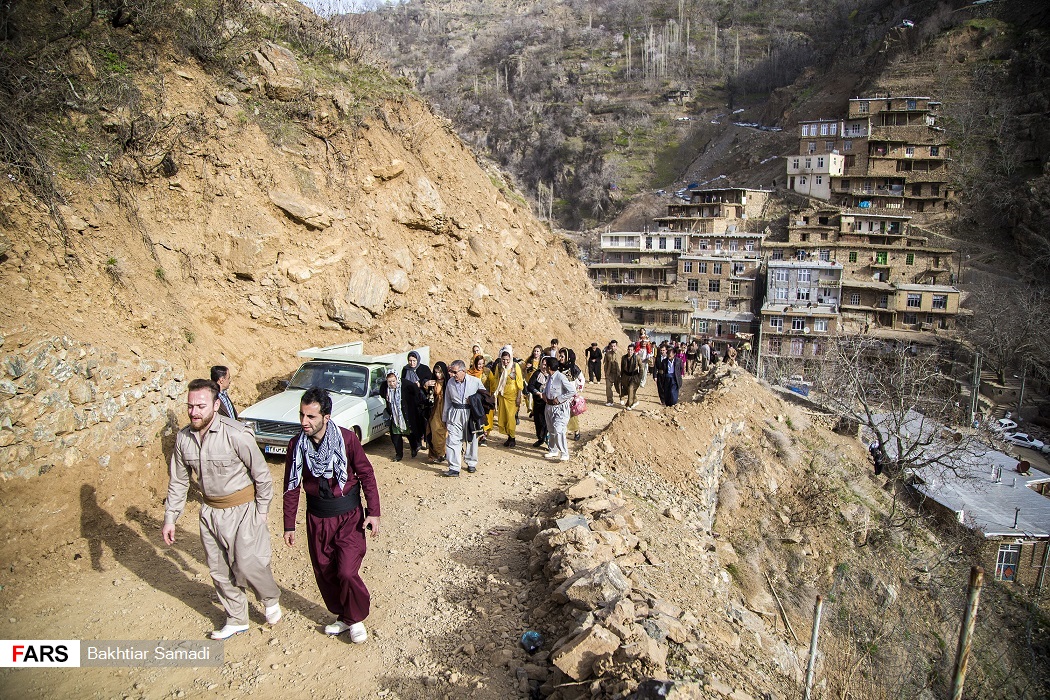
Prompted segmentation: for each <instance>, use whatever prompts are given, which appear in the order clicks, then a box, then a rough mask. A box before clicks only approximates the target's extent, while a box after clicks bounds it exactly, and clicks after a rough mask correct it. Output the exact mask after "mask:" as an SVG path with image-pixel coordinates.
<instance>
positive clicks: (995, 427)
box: [992, 418, 1017, 435]
mask: <svg viewBox="0 0 1050 700" xmlns="http://www.w3.org/2000/svg"><path fill="white" fill-rule="evenodd" d="M992 431H993V432H996V433H999V434H1000V435H1003V434H1005V433H1012V432H1016V431H1017V423H1016V422H1014V421H1012V420H1010V419H1009V418H1000V419H999V420H997V421H995V422H994V423H992Z"/></svg>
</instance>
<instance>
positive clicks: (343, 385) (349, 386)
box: [288, 362, 368, 396]
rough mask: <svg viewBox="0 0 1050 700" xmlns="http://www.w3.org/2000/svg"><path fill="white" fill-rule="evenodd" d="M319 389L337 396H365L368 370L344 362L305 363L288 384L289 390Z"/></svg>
mask: <svg viewBox="0 0 1050 700" xmlns="http://www.w3.org/2000/svg"><path fill="white" fill-rule="evenodd" d="M315 386H316V387H320V388H321V389H326V390H327V391H330V392H334V393H337V394H350V395H351V396H366V395H367V393H368V369H367V368H366V367H362V366H360V365H351V364H348V363H345V362H307V363H306V364H305V365H303V366H302V367H300V368H299V369H298V371H296V373H295V374H294V375H292V379H291V381H290V382H288V388H289V389H309V388H310V387H315Z"/></svg>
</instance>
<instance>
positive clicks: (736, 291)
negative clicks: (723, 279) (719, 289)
mask: <svg viewBox="0 0 1050 700" xmlns="http://www.w3.org/2000/svg"><path fill="white" fill-rule="evenodd" d="M729 293H730V294H732V295H733V296H735V297H738V296H740V282H738V281H737V280H733V281H732V282H730V283H729Z"/></svg>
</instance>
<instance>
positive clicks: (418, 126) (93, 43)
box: [0, 4, 621, 544]
mask: <svg viewBox="0 0 1050 700" xmlns="http://www.w3.org/2000/svg"><path fill="white" fill-rule="evenodd" d="M262 8H263V9H266V8H269V10H270V11H273V12H277V10H278V9H279V7H278V6H277V5H272V6H270V5H265V4H264V5H262ZM303 16H304V17H306V16H308V15H303ZM103 19H104V18H102V17H100V18H98V19H96V20H95V21H93V22H91V23H89V24H88V26H87V28H86V29H85V31H84V32H83V33H82V34H81V35H80V36H79V37H77V38H72V39H69V41H68V51H67V52H66V53H65V54H64V56H65V59H66V60H65V62H64V63H62V64H61V65H62V66H63V69H64V70H65V71H67V74H68V77H69V80H70V83H69V84H70V85H71V86H75V90H74V91H75V92H76V93H77V94H78V95H79V96H80V97H81V101H80V102H75V101H74V103H73V104H72V106H67V107H65V108H64V109H63V110H62V111H61V112H60V113H58V114H54V115H46V116H47V119H46V125H47V127H48V129H51V130H55V135H53V138H54V137H57V138H60V139H61V143H65V144H68V145H69V148H68V149H66V150H65V151H63V150H61V149H56V151H55V152H56V153H58V157H57V158H56V159H55V160H54V161H53V164H54V166H55V168H54V177H55V183H56V185H55V187H54V196H53V197H52V198H49V197H47V196H46V194H47V193H46V192H45V193H44V195H43V196H42V195H41V192H40V191H39V189H36V188H34V187H33V183H32V182H30V181H29V178H28V177H27V176H26V173H27V172H28V171H27V170H25V169H18V168H13V167H9V168H7V172H6V177H4V178H2V180H0V226H2V236H3V238H2V239H0V240H2V241H3V255H2V257H0V284H2V286H3V288H4V290H5V292H4V295H5V299H4V309H5V314H4V318H3V319H2V320H0V353H2V355H3V357H2V360H0V367H2V372H3V377H2V381H0V472H2V474H3V475H4V477H5V478H7V479H10V478H11V477H13V476H17V477H19V478H23V477H31V476H37V475H42V474H43V475H46V477H45V478H46V480H47V481H48V483H49V484H51V485H57V484H62V483H64V480H65V478H66V477H68V476H69V475H70V474H72V473H75V474H76V479H77V480H80V479H84V480H94V479H98V480H99V481H100V482H101V483H108V484H112V485H113V488H114V489H117V490H121V491H122V492H123V489H124V488H125V487H128V486H146V487H149V488H151V489H153V490H154V492H156V491H157V490H158V489H163V485H164V483H165V477H164V469H163V456H162V449H161V448H162V439H161V438H162V436H163V435H170V430H171V428H172V427H174V426H175V425H177V424H179V423H180V422H181V421H182V420H183V418H184V410H183V409H182V408H181V401H182V398H183V395H184V391H185V389H184V387H185V382H186V381H188V380H189V379H191V378H193V377H197V376H203V375H205V374H206V373H207V370H208V367H209V366H210V365H212V364H226V365H228V366H230V367H231V368H232V370H233V374H234V385H233V388H232V392H231V393H232V395H233V397H234V400H235V402H236V403H237V404H239V405H241V406H244V405H247V404H249V403H252V402H254V401H255V400H257V399H258V398H259V397H260V395H263V394H266V393H270V392H272V391H273V388H274V380H275V379H277V378H281V377H286V376H287V375H288V373H289V372H290V371H291V370H293V369H294V368H295V367H296V366H297V364H298V362H297V359H296V358H295V351H296V350H299V349H302V348H304V347H309V346H313V345H326V344H332V343H337V342H345V341H347V340H351V339H362V340H364V341H365V343H366V348H368V349H375V350H377V351H383V352H389V351H398V350H405V349H407V348H409V347H412V346H417V345H429V346H430V347H431V352H432V357H433V358H434V359H438V358H444V359H448V360H451V359H454V358H456V357H465V356H466V355H467V353H468V352H469V349H470V346H471V344H473V343H480V344H482V345H483V346H484V347H486V349H487V350H488V351H489V352H492V351H494V350H495V347H496V346H497V345H498V344H503V343H508V342H509V343H513V344H514V345H515V348H516V350H518V351H520V353H519V354H525V352H526V350H527V348H526V346H529V347H531V345H532V344H533V343H535V342H540V341H543V342H546V341H547V340H549V339H550V338H551V337H553V336H557V337H559V338H561V339H562V341H563V343H566V344H569V345H570V346H571V345H575V346H576V347H581V346H583V345H584V344H589V343H590V342H591V341H592V340H599V339H602V340H604V341H607V340H608V339H609V338H610V337H618V336H619V335H620V333H621V331H620V329H619V327H618V324H617V323H616V322H615V321H614V319H613V318H612V316H611V315H610V314H609V313H608V311H607V310H606V307H605V306H604V304H603V303H602V301H601V300H600V298H599V296H598V295H597V293H596V292H595V291H594V290H593V289H592V288H591V286H590V284H589V283H588V281H587V278H586V273H585V271H584V269H583V268H582V266H581V265H580V263H579V262H578V261H577V260H575V259H574V258H573V257H572V256H571V255H570V254H569V253H568V252H567V251H566V248H565V246H564V245H563V243H562V241H561V240H560V239H559V238H558V237H557V236H555V235H554V234H552V233H551V231H550V230H549V229H548V228H547V227H546V226H545V225H543V224H540V223H539V222H537V221H536V220H535V219H534V218H533V217H532V215H531V213H530V211H529V207H528V206H527V205H526V204H525V203H524V201H523V200H522V198H521V197H520V196H519V195H518V194H517V193H515V191H514V190H513V189H512V188H510V187H509V186H508V185H506V183H505V182H504V181H503V179H502V178H501V177H500V175H499V173H498V172H496V171H495V170H493V169H491V168H487V167H486V166H484V164H482V163H480V162H479V161H478V160H477V159H476V158H475V157H474V156H473V154H472V153H471V152H470V150H469V149H467V148H466V147H465V146H464V145H463V143H462V142H461V141H460V140H459V138H458V137H457V136H456V135H455V134H454V133H453V132H452V130H451V129H450V127H449V124H448V123H447V122H445V121H443V120H441V119H439V118H436V117H435V116H434V115H433V114H432V113H431V112H430V110H429V109H428V108H427V106H426V105H425V104H423V103H421V102H419V101H417V100H416V99H414V98H413V97H411V96H410V95H408V94H407V93H405V92H404V91H403V90H401V89H399V88H398V86H397V84H396V83H395V82H394V81H392V80H391V79H390V78H388V77H386V76H383V75H382V74H379V73H376V72H374V71H372V70H371V69H369V68H367V67H366V66H362V65H359V64H355V63H353V61H352V60H349V59H344V60H343V61H342V62H336V61H334V60H332V59H331V58H328V59H325V58H323V57H314V58H307V57H304V56H303V55H301V54H300V55H296V54H295V53H293V52H292V51H290V50H289V49H288V48H287V47H285V46H282V45H280V44H278V43H275V42H272V41H268V40H261V39H260V40H259V41H258V42H256V43H253V44H252V45H250V46H249V47H248V48H247V49H246V51H245V52H244V53H243V54H239V55H238V56H237V57H236V59H237V60H236V61H235V62H234V64H233V67H232V68H230V69H229V70H227V71H221V70H216V69H215V66H214V65H213V64H209V63H203V62H201V61H199V60H198V59H196V58H194V57H193V56H189V55H186V54H185V53H184V52H183V51H181V50H180V49H179V48H178V47H177V46H174V45H171V44H168V45H161V46H159V47H158V48H157V49H156V51H155V52H153V49H152V48H150V49H149V51H147V50H146V48H144V44H145V43H146V38H147V37H143V36H139V35H136V34H135V31H136V29H135V27H134V26H124V27H121V28H119V29H116V28H113V27H112V25H110V24H107V23H106V22H104V21H103ZM120 41H123V42H125V43H123V44H121V46H123V47H124V48H125V49H126V50H128V51H135V52H137V53H129V54H126V55H125V56H124V57H122V58H120V59H119V61H118V59H115V58H114V57H113V56H112V55H111V54H110V53H109V49H108V48H107V47H109V46H112V45H114V44H115V43H117V42H120ZM115 83H120V84H121V85H123V86H124V88H125V89H126V90H127V91H132V93H133V94H134V97H135V99H134V100H132V99H130V98H129V97H128V95H129V94H131V93H123V95H124V97H123V98H122V99H117V97H114V92H113V85H114V84H115ZM376 86H379V87H376ZM41 121H44V120H41ZM147 122H148V123H150V124H153V125H154V126H153V127H152V131H150V132H149V138H150V139H152V141H151V143H150V144H149V145H148V146H144V145H142V144H139V143H137V142H136V141H135V139H136V138H139V136H140V134H141V132H140V129H142V128H143V127H144V125H145V124H146V123H147ZM41 134H43V135H47V134H46V133H45V132H43V131H40V132H33V135H36V136H39V135H41ZM78 149H79V150H78ZM96 149H97V150H96ZM81 151H83V153H84V154H87V155H88V156H89V157H88V158H86V159H85V158H82V157H80V156H79V155H78V156H75V157H74V155H73V154H76V153H81ZM62 153H65V154H66V157H65V158H64V159H63V157H62ZM118 485H119V488H118ZM3 488H4V489H11V488H16V489H17V488H19V487H18V486H17V484H15V483H8V484H7V485H5V486H4V487H3ZM9 493H10V492H9ZM20 518H21V515H20V514H19V513H18V511H17V509H16V510H8V511H7V512H6V513H5V522H4V525H5V526H11V527H12V528H13V529H14V530H15V531H18V530H21V529H23V528H24V529H27V530H31V529H32V528H33V527H35V523H34V521H33V519H32V517H30V519H28V520H21V521H20V520H19V519H20ZM15 522H18V525H17V526H13V525H12V523H15ZM23 544H25V543H23Z"/></svg>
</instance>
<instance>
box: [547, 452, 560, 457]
mask: <svg viewBox="0 0 1050 700" xmlns="http://www.w3.org/2000/svg"><path fill="white" fill-rule="evenodd" d="M559 454H560V453H559V452H548V453H547V454H545V455H543V456H544V457H546V458H547V459H556V458H557V457H558V455H559Z"/></svg>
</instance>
